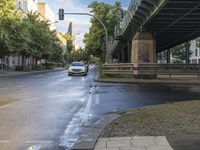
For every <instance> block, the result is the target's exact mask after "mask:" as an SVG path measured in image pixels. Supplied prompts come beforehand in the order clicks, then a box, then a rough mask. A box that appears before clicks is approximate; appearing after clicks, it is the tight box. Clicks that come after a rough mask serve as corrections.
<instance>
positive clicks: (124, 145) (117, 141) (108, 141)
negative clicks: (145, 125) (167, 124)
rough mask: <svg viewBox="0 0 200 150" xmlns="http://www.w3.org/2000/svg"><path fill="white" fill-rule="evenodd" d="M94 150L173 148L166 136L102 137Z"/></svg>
mask: <svg viewBox="0 0 200 150" xmlns="http://www.w3.org/2000/svg"><path fill="white" fill-rule="evenodd" d="M94 150H173V149H172V148H171V146H170V145H169V143H168V141H167V139H166V137H165V136H134V137H113V138H100V139H99V140H98V142H97V144H96V146H95V149H94Z"/></svg>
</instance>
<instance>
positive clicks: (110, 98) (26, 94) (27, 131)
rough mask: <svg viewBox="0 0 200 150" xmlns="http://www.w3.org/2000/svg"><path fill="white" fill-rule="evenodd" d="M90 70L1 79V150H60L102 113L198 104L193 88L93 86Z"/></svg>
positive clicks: (199, 94) (67, 145) (198, 93)
mask: <svg viewBox="0 0 200 150" xmlns="http://www.w3.org/2000/svg"><path fill="white" fill-rule="evenodd" d="M94 75H95V71H94V70H93V69H91V70H90V72H89V74H88V75H87V76H85V77H82V76H72V77H68V76H67V73H66V71H58V72H50V73H41V74H37V75H21V76H15V77H9V78H0V101H12V102H11V103H8V104H6V105H2V106H0V150H39V149H40V150H47V149H48V150H61V149H64V148H63V147H65V148H67V147H70V145H71V144H73V142H74V141H75V140H76V139H77V138H78V136H79V135H80V133H81V132H82V128H83V127H85V126H88V125H90V124H91V123H93V122H95V121H96V120H98V119H100V118H101V117H102V116H104V115H105V114H107V113H111V112H115V111H124V110H127V109H130V108H136V107H141V106H145V105H153V104H160V103H169V102H173V101H180V100H188V99H200V92H199V91H200V87H198V86H158V85H131V84H128V85H127V84H105V83H95V82H93V78H94Z"/></svg>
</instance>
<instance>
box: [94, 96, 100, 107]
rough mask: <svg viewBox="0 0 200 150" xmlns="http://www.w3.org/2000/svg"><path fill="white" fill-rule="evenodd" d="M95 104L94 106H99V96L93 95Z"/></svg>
mask: <svg viewBox="0 0 200 150" xmlns="http://www.w3.org/2000/svg"><path fill="white" fill-rule="evenodd" d="M95 104H96V105H99V104H100V98H99V95H95Z"/></svg>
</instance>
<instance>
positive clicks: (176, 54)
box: [170, 43, 192, 63]
mask: <svg viewBox="0 0 200 150" xmlns="http://www.w3.org/2000/svg"><path fill="white" fill-rule="evenodd" d="M189 47H190V43H183V44H181V45H178V46H176V47H174V48H172V49H170V52H171V54H172V57H173V58H174V63H183V62H184V61H185V60H186V58H187V53H186V52H187V48H188V49H189ZM191 54H192V52H191V50H190V49H189V57H190V56H191Z"/></svg>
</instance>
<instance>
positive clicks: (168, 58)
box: [167, 49, 170, 64]
mask: <svg viewBox="0 0 200 150" xmlns="http://www.w3.org/2000/svg"><path fill="white" fill-rule="evenodd" d="M167 63H168V64H170V49H168V50H167Z"/></svg>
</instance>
